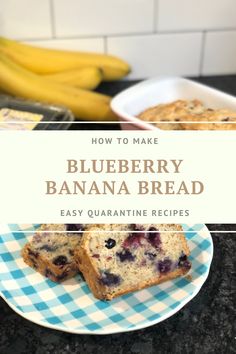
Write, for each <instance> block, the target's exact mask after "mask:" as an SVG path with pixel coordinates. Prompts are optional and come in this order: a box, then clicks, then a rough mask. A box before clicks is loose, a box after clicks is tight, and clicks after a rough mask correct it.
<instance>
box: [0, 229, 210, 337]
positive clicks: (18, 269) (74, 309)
mask: <svg viewBox="0 0 236 354" xmlns="http://www.w3.org/2000/svg"><path fill="white" fill-rule="evenodd" d="M32 228H33V225H31V226H30V230H32ZM183 228H184V230H185V234H186V237H187V239H188V244H189V248H190V251H191V257H190V259H191V261H192V269H191V271H190V276H191V280H189V277H182V278H178V279H174V280H170V281H167V282H165V283H163V284H160V285H158V286H153V287H151V288H148V289H144V290H140V291H137V292H135V293H132V294H127V295H124V296H121V297H119V298H117V299H114V300H112V301H110V302H105V301H100V300H97V299H95V298H94V297H93V295H92V294H91V292H90V290H89V288H88V287H87V285H86V283H85V282H84V281H83V280H82V279H81V278H80V277H79V276H77V277H75V278H73V279H70V280H67V281H65V282H64V283H63V284H56V283H54V282H52V281H50V280H48V279H46V278H44V277H43V276H42V275H40V274H38V273H36V272H35V271H34V270H33V269H31V268H30V267H28V266H27V265H26V264H25V263H24V262H23V260H22V257H21V254H20V251H21V249H22V247H23V245H24V244H25V243H26V242H27V239H28V238H29V237H31V235H32V233H31V235H30V234H29V233H28V232H27V233H26V232H25V231H27V230H25V229H24V228H22V229H21V230H20V231H21V232H16V231H13V230H11V231H10V230H9V232H8V233H5V234H1V235H0V296H1V297H2V298H3V299H4V300H5V301H6V302H7V303H8V305H9V306H10V307H11V308H12V309H13V310H14V311H16V312H17V313H18V314H19V315H21V316H22V317H24V318H26V319H28V320H29V321H32V322H34V323H37V324H39V325H41V326H44V327H49V328H53V329H57V330H61V331H65V332H70V333H78V334H110V333H119V332H128V331H133V330H137V329H140V328H145V327H148V326H151V325H154V324H156V323H159V322H161V321H163V320H165V319H166V318H168V317H170V316H172V315H174V314H175V313H176V312H177V311H179V310H180V309H181V308H182V307H183V306H184V305H185V304H187V303H188V302H189V301H190V300H191V299H192V298H193V297H194V296H195V295H196V294H197V293H198V292H199V290H200V288H201V287H202V285H203V284H204V282H205V281H206V279H207V276H208V273H209V269H210V264H211V260H212V256H213V243H212V238H211V235H210V232H209V231H208V229H207V228H206V226H205V225H202V224H197V225H193V226H187V225H183ZM7 229H8V228H7V227H6V228H5V230H7ZM14 229H15V230H19V226H18V227H17V225H16V226H15V227H14ZM28 230H29V229H28Z"/></svg>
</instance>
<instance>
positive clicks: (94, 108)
mask: <svg viewBox="0 0 236 354" xmlns="http://www.w3.org/2000/svg"><path fill="white" fill-rule="evenodd" d="M0 72H1V75H0V90H2V91H4V92H6V93H9V94H12V95H16V96H20V97H24V98H30V99H33V100H38V101H42V102H46V103H53V104H59V105H63V106H66V107H68V108H70V109H71V111H72V112H73V113H74V114H75V116H76V117H78V118H81V119H84V120H97V121H99V120H115V119H116V116H115V115H114V114H113V113H112V111H111V109H110V105H109V102H110V97H109V96H105V95H102V94H99V93H95V92H90V91H86V90H82V89H78V88H74V87H66V86H63V85H62V84H58V83H54V82H52V81H50V80H47V79H45V78H43V77H41V76H39V75H36V74H34V73H32V72H30V71H28V70H26V69H24V68H22V67H21V66H19V65H18V64H16V63H15V62H13V61H12V60H11V59H10V58H8V57H7V56H6V55H4V54H2V53H0Z"/></svg>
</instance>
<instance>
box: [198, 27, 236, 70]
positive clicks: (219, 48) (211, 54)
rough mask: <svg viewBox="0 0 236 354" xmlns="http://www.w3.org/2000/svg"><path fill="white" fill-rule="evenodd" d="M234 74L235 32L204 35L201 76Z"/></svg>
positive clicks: (235, 68) (235, 63) (235, 64)
mask: <svg viewBox="0 0 236 354" xmlns="http://www.w3.org/2000/svg"><path fill="white" fill-rule="evenodd" d="M232 73H236V31H224V32H209V33H207V34H206V39H205V46H204V56H203V67H202V74H203V75H213V74H232Z"/></svg>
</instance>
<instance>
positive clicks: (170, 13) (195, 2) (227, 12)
mask: <svg viewBox="0 0 236 354" xmlns="http://www.w3.org/2000/svg"><path fill="white" fill-rule="evenodd" d="M235 14H236V1H235V0H158V8H157V30H161V31H179V30H204V29H205V30H206V29H227V28H236V15H235Z"/></svg>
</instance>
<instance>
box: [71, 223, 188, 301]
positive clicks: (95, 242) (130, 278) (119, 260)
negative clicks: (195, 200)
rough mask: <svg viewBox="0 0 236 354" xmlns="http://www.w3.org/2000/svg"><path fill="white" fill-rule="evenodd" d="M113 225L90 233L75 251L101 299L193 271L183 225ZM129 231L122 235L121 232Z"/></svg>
mask: <svg viewBox="0 0 236 354" xmlns="http://www.w3.org/2000/svg"><path fill="white" fill-rule="evenodd" d="M110 229H111V228H110V225H100V231H99V229H98V227H93V228H90V229H89V232H87V233H85V234H84V235H83V239H82V241H81V244H80V247H79V248H78V249H77V250H76V251H75V259H76V262H77V263H78V268H79V269H80V271H81V272H82V274H83V276H84V278H85V280H86V282H87V284H88V286H89V287H90V289H91V291H92V292H93V294H94V296H95V297H97V298H98V299H105V300H111V299H113V298H114V297H117V296H119V295H122V294H125V293H129V292H132V291H136V290H139V289H143V288H146V287H148V286H151V285H156V284H159V283H161V282H163V281H166V280H169V279H173V278H176V277H178V276H181V275H184V274H186V273H187V272H188V271H189V269H190V268H191V263H190V261H189V260H188V256H189V253H190V252H189V248H188V245H187V242H186V239H185V236H184V233H183V232H182V228H181V226H180V225H171V224H169V225H162V224H160V225H153V224H152V225H138V224H132V225H129V226H128V225H127V227H126V228H124V226H123V225H116V230H115V231H114V227H113V230H112V231H113V232H112V233H108V232H104V230H105V231H109V230H110ZM127 229H128V230H129V231H125V232H120V230H127Z"/></svg>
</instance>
